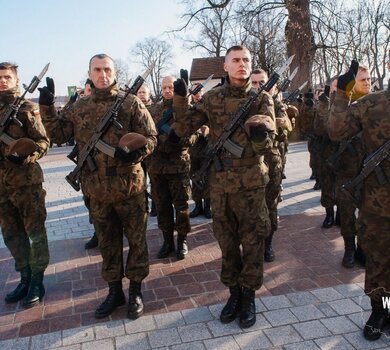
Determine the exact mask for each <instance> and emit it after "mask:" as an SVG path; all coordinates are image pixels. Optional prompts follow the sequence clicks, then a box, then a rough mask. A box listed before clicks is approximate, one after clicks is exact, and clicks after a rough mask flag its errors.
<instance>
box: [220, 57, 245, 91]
mask: <svg viewBox="0 0 390 350" xmlns="http://www.w3.org/2000/svg"><path fill="white" fill-rule="evenodd" d="M223 68H224V70H225V72H227V73H228V75H229V81H230V84H231V85H233V86H243V84H245V81H246V80H247V79H248V78H249V75H250V73H251V70H252V59H251V55H250V53H249V51H248V50H238V51H230V52H229V54H228V55H227V57H226V59H225V63H224V67H223Z"/></svg>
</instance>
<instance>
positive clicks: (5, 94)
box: [0, 86, 19, 104]
mask: <svg viewBox="0 0 390 350" xmlns="http://www.w3.org/2000/svg"><path fill="white" fill-rule="evenodd" d="M17 96H19V87H17V86H16V87H14V88H12V89H9V90H6V91H1V92H0V102H2V103H4V104H11V103H12V102H13V101H14V100H15V97H17Z"/></svg>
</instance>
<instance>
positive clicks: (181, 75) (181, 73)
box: [180, 69, 189, 86]
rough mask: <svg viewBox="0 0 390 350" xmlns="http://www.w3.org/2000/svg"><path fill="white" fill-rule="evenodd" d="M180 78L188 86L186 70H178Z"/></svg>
mask: <svg viewBox="0 0 390 350" xmlns="http://www.w3.org/2000/svg"><path fill="white" fill-rule="evenodd" d="M180 78H182V79H183V80H184V81H185V83H186V84H187V86H188V82H189V80H188V70H187V69H180Z"/></svg>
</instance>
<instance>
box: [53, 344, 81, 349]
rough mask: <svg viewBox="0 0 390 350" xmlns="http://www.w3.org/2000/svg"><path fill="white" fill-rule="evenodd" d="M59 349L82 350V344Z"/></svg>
mask: <svg viewBox="0 0 390 350" xmlns="http://www.w3.org/2000/svg"><path fill="white" fill-rule="evenodd" d="M57 349H58V350H81V344H74V345H68V346H62V347H60V348H57Z"/></svg>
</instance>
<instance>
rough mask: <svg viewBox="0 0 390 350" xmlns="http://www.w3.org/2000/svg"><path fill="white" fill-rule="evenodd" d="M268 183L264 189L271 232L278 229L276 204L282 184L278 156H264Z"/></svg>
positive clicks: (280, 162)
mask: <svg viewBox="0 0 390 350" xmlns="http://www.w3.org/2000/svg"><path fill="white" fill-rule="evenodd" d="M265 162H266V163H267V165H268V175H269V182H268V184H267V187H266V189H265V198H266V203H267V208H268V212H269V218H270V221H271V232H275V231H276V230H277V229H278V203H279V195H280V190H281V184H282V158H281V157H280V156H279V155H276V154H272V155H266V157H265Z"/></svg>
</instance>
